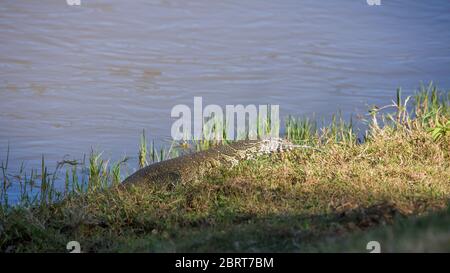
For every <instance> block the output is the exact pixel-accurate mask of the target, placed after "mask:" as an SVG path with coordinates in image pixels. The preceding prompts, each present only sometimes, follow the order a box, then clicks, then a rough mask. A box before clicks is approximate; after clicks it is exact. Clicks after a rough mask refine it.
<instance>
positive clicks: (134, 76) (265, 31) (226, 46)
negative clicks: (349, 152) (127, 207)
mask: <svg viewBox="0 0 450 273" xmlns="http://www.w3.org/2000/svg"><path fill="white" fill-rule="evenodd" d="M449 76H450V1H448V0H434V1H411V0H397V1H394V0H392V1H390V0H389V1H388V0H381V6H369V5H368V4H367V3H366V0H347V1H344V0H339V1H336V0H333V1H332V0H328V1H327V0H323V1H319V0H304V1H300V0H273V1H268V0H267V1H263V0H221V1H219V0H218V1H213V0H159V1H150V0H148V1H143V0H130V1H123V0H122V1H119V0H108V1H106V0H90V1H87V0H81V5H80V6H69V5H67V3H66V1H65V0H40V1H32V0H29V1H25V0H3V1H1V3H0V159H1V160H5V156H6V150H7V147H8V145H9V146H10V148H11V154H10V166H12V168H14V167H18V166H19V164H20V163H21V162H26V166H27V167H29V168H31V167H37V166H39V163H40V159H41V155H45V157H46V159H47V161H48V162H50V163H55V162H56V161H57V160H61V159H62V158H63V156H65V155H69V157H71V158H80V157H81V156H82V155H83V154H86V153H89V151H90V149H91V147H92V148H94V149H96V150H103V151H105V156H107V157H112V158H119V157H121V156H123V155H131V156H135V155H136V152H137V149H138V141H139V134H140V132H141V131H142V129H146V131H147V134H148V135H149V137H150V138H154V139H157V140H159V141H165V140H168V139H169V138H170V127H171V125H172V122H173V119H171V117H170V111H171V109H172V107H173V106H175V105H177V104H188V105H192V104H193V98H194V96H202V97H203V103H204V104H219V105H225V104H244V105H247V104H256V105H258V104H268V103H269V104H279V105H280V110H281V117H283V116H286V115H287V114H293V115H312V114H315V115H317V116H327V115H329V114H331V113H333V112H336V111H337V110H342V112H343V113H365V110H366V108H367V105H368V104H379V105H381V104H387V103H389V102H390V100H391V99H392V98H393V97H394V91H395V89H396V88H397V87H399V86H401V87H403V88H404V90H405V91H406V92H411V91H413V90H414V89H415V88H417V87H418V86H419V83H420V82H421V81H423V82H428V81H431V80H433V81H434V82H435V83H437V84H438V86H439V87H441V88H443V89H449V88H450V77H449Z"/></svg>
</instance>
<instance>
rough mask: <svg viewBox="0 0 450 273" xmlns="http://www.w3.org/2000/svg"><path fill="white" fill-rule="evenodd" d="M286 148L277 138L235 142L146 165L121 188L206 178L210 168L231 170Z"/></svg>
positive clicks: (287, 146) (286, 145)
mask: <svg viewBox="0 0 450 273" xmlns="http://www.w3.org/2000/svg"><path fill="white" fill-rule="evenodd" d="M290 145H291V144H290V143H288V142H287V141H286V140H281V139H265V140H245V141H236V142H233V143H231V144H229V145H221V146H217V147H214V148H211V149H209V150H206V151H201V152H197V153H193V154H187V155H183V156H180V157H177V158H173V159H169V160H166V161H162V162H158V163H155V164H152V165H149V166H147V167H145V168H143V169H140V170H138V171H136V172H135V173H134V174H132V175H130V176H129V177H128V178H126V179H125V180H124V181H123V182H122V185H124V186H128V185H140V184H147V183H168V184H178V183H181V182H189V181H193V180H195V179H198V178H199V177H202V176H204V175H206V174H207V173H208V172H210V170H211V169H212V168H216V167H219V166H225V167H233V166H235V165H236V164H237V163H238V162H239V161H242V160H247V159H251V158H254V157H256V156H258V155H261V154H265V153H271V152H274V151H281V150H282V149H283V148H287V149H290Z"/></svg>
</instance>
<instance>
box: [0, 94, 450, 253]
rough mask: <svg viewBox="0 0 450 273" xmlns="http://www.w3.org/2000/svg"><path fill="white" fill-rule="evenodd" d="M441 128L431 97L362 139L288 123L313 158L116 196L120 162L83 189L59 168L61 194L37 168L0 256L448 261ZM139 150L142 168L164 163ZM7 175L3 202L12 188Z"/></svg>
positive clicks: (445, 135)
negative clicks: (73, 249)
mask: <svg viewBox="0 0 450 273" xmlns="http://www.w3.org/2000/svg"><path fill="white" fill-rule="evenodd" d="M449 120H450V106H449V96H448V94H447V93H440V92H438V91H437V90H436V88H434V87H433V86H429V87H427V88H423V90H421V91H420V92H418V93H417V94H416V96H414V97H413V98H411V99H409V98H404V99H403V98H402V97H401V92H397V97H396V99H395V100H394V101H393V103H392V105H389V106H386V107H373V108H371V109H370V111H369V115H368V118H367V125H368V129H367V131H366V132H357V130H356V129H355V128H354V127H353V125H352V124H351V123H349V122H345V121H343V120H340V119H338V118H334V119H333V120H332V122H331V124H330V125H328V126H318V125H317V124H316V123H315V122H314V121H310V120H307V119H294V118H290V119H288V122H287V124H286V138H288V139H290V140H291V141H292V142H295V143H302V144H308V145H311V146H313V147H315V148H316V149H295V150H292V151H285V152H283V153H276V154H273V155H266V156H261V157H260V158H257V159H256V160H251V161H243V162H241V163H239V164H238V166H236V167H235V168H233V169H221V168H218V169H215V170H212V171H211V173H210V175H208V176H207V177H204V178H202V179H199V180H198V181H195V182H192V183H185V184H180V185H176V186H174V187H173V186H169V185H156V184H155V185H145V186H139V187H138V186H136V187H134V188H131V189H129V190H127V191H123V190H119V189H118V188H117V184H118V183H119V182H120V180H121V179H122V178H121V170H122V166H123V164H126V160H124V161H121V162H118V163H115V164H112V166H109V167H108V164H107V163H106V162H107V161H105V160H103V159H102V158H101V156H99V155H97V154H93V155H92V156H91V157H90V160H87V164H86V167H84V168H86V169H85V170H84V172H81V173H82V174H83V173H84V175H85V176H83V177H84V178H81V177H80V175H79V172H78V171H77V168H80V167H79V164H78V163H76V162H65V165H66V167H67V165H68V166H69V167H68V168H67V169H66V170H67V171H66V172H65V179H64V180H65V184H66V186H65V188H64V190H63V191H59V192H58V191H56V190H54V187H53V185H54V181H55V176H54V175H53V173H51V174H50V173H49V172H48V170H47V169H46V167H45V162H44V160H43V164H42V165H43V166H42V169H41V170H40V171H35V173H34V174H30V175H28V176H26V175H25V174H24V173H23V174H22V176H21V177H20V179H19V181H22V182H20V183H23V184H24V185H25V186H24V187H23V186H22V189H23V196H22V201H21V202H20V203H19V205H16V206H10V205H7V203H5V202H3V203H2V206H1V207H0V251H1V252H29V251H39V252H40V251H52V252H53V251H56V252H65V251H66V249H65V246H66V244H67V242H69V241H74V240H75V241H79V242H80V244H81V247H82V250H83V251H99V252H110V251H124V252H128V251H144V252H149V251H170V252H173V251H189V252H191V251H194V252H195V251H246V252H247V251H249V252H260V251H300V252H302V251H305V252H316V251H358V252H366V251H367V250H366V248H365V247H366V244H367V242H368V241H372V240H375V241H379V242H380V243H381V246H382V251H450V242H449V240H450V235H449V232H448V226H449V221H450V209H449V208H447V207H448V205H449V200H450V121H449ZM146 143H147V141H146V140H145V138H143V140H142V141H141V148H140V152H139V162H140V164H141V166H145V165H146V164H148V163H149V162H152V161H157V160H160V159H163V158H166V157H167V156H168V155H170V154H172V152H173V151H172V149H169V150H159V151H156V150H155V148H154V147H151V148H150V149H148V148H147V145H146ZM183 145H184V144H183ZM187 145H189V144H187ZM190 145H192V147H194V148H193V149H201V148H195V147H205V148H207V147H208V146H209V145H212V144H211V143H191V144H190ZM5 165H7V164H5V163H3V164H2V170H3V178H2V179H3V180H2V185H3V190H2V192H1V196H2V198H3V199H5V197H6V198H7V188H8V185H9V183H12V180H13V179H12V177H11V176H10V175H8V173H7V171H5V170H7V168H6V166H5ZM63 165H64V164H63ZM54 173H56V172H54ZM32 183H33V185H34V184H39V185H40V187H39V195H38V197H37V198H35V197H32V195H31V197H30V194H29V191H28V190H27V187H28V188H30V187H31V186H30V185H31V184H32ZM21 185H22V184H21Z"/></svg>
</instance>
